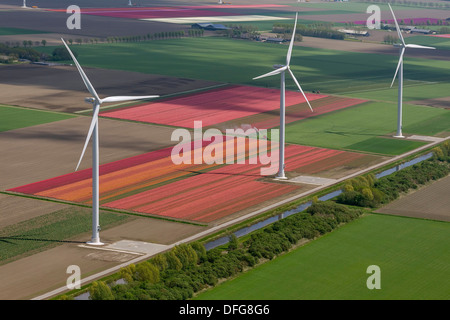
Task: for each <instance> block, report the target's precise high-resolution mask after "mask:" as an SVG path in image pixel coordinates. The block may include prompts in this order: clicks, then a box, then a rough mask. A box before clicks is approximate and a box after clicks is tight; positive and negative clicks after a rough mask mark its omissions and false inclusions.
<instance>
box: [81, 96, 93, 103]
mask: <svg viewBox="0 0 450 320" xmlns="http://www.w3.org/2000/svg"><path fill="white" fill-rule="evenodd" d="M84 102H86V103H89V104H94V103H95V98H93V97H89V98H84Z"/></svg>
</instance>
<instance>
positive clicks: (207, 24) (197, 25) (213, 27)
mask: <svg viewBox="0 0 450 320" xmlns="http://www.w3.org/2000/svg"><path fill="white" fill-rule="evenodd" d="M191 27H192V28H193V29H204V30H228V29H230V28H228V27H226V26H224V25H223V24H213V23H210V22H205V23H195V24H193V25H192V26H191Z"/></svg>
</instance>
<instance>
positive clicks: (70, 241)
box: [0, 236, 86, 245]
mask: <svg viewBox="0 0 450 320" xmlns="http://www.w3.org/2000/svg"><path fill="white" fill-rule="evenodd" d="M10 240H23V241H43V242H60V243H78V244H82V243H86V242H85V241H74V240H58V239H42V238H27V237H22V236H10V237H0V242H5V243H7V244H12V245H15V243H12V242H11V241H10Z"/></svg>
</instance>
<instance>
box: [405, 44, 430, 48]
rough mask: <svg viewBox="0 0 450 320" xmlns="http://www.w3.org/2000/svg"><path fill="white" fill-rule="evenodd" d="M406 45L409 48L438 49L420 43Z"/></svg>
mask: <svg viewBox="0 0 450 320" xmlns="http://www.w3.org/2000/svg"><path fill="white" fill-rule="evenodd" d="M406 47H407V48H415V49H436V48H434V47H426V46H421V45H418V44H407V45H406Z"/></svg>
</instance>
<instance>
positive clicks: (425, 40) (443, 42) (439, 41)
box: [405, 36, 450, 50]
mask: <svg viewBox="0 0 450 320" xmlns="http://www.w3.org/2000/svg"><path fill="white" fill-rule="evenodd" d="M405 42H406V43H420V44H422V45H424V46H431V47H435V48H437V49H443V50H450V38H441V37H433V36H414V37H408V38H406V39H405Z"/></svg>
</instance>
